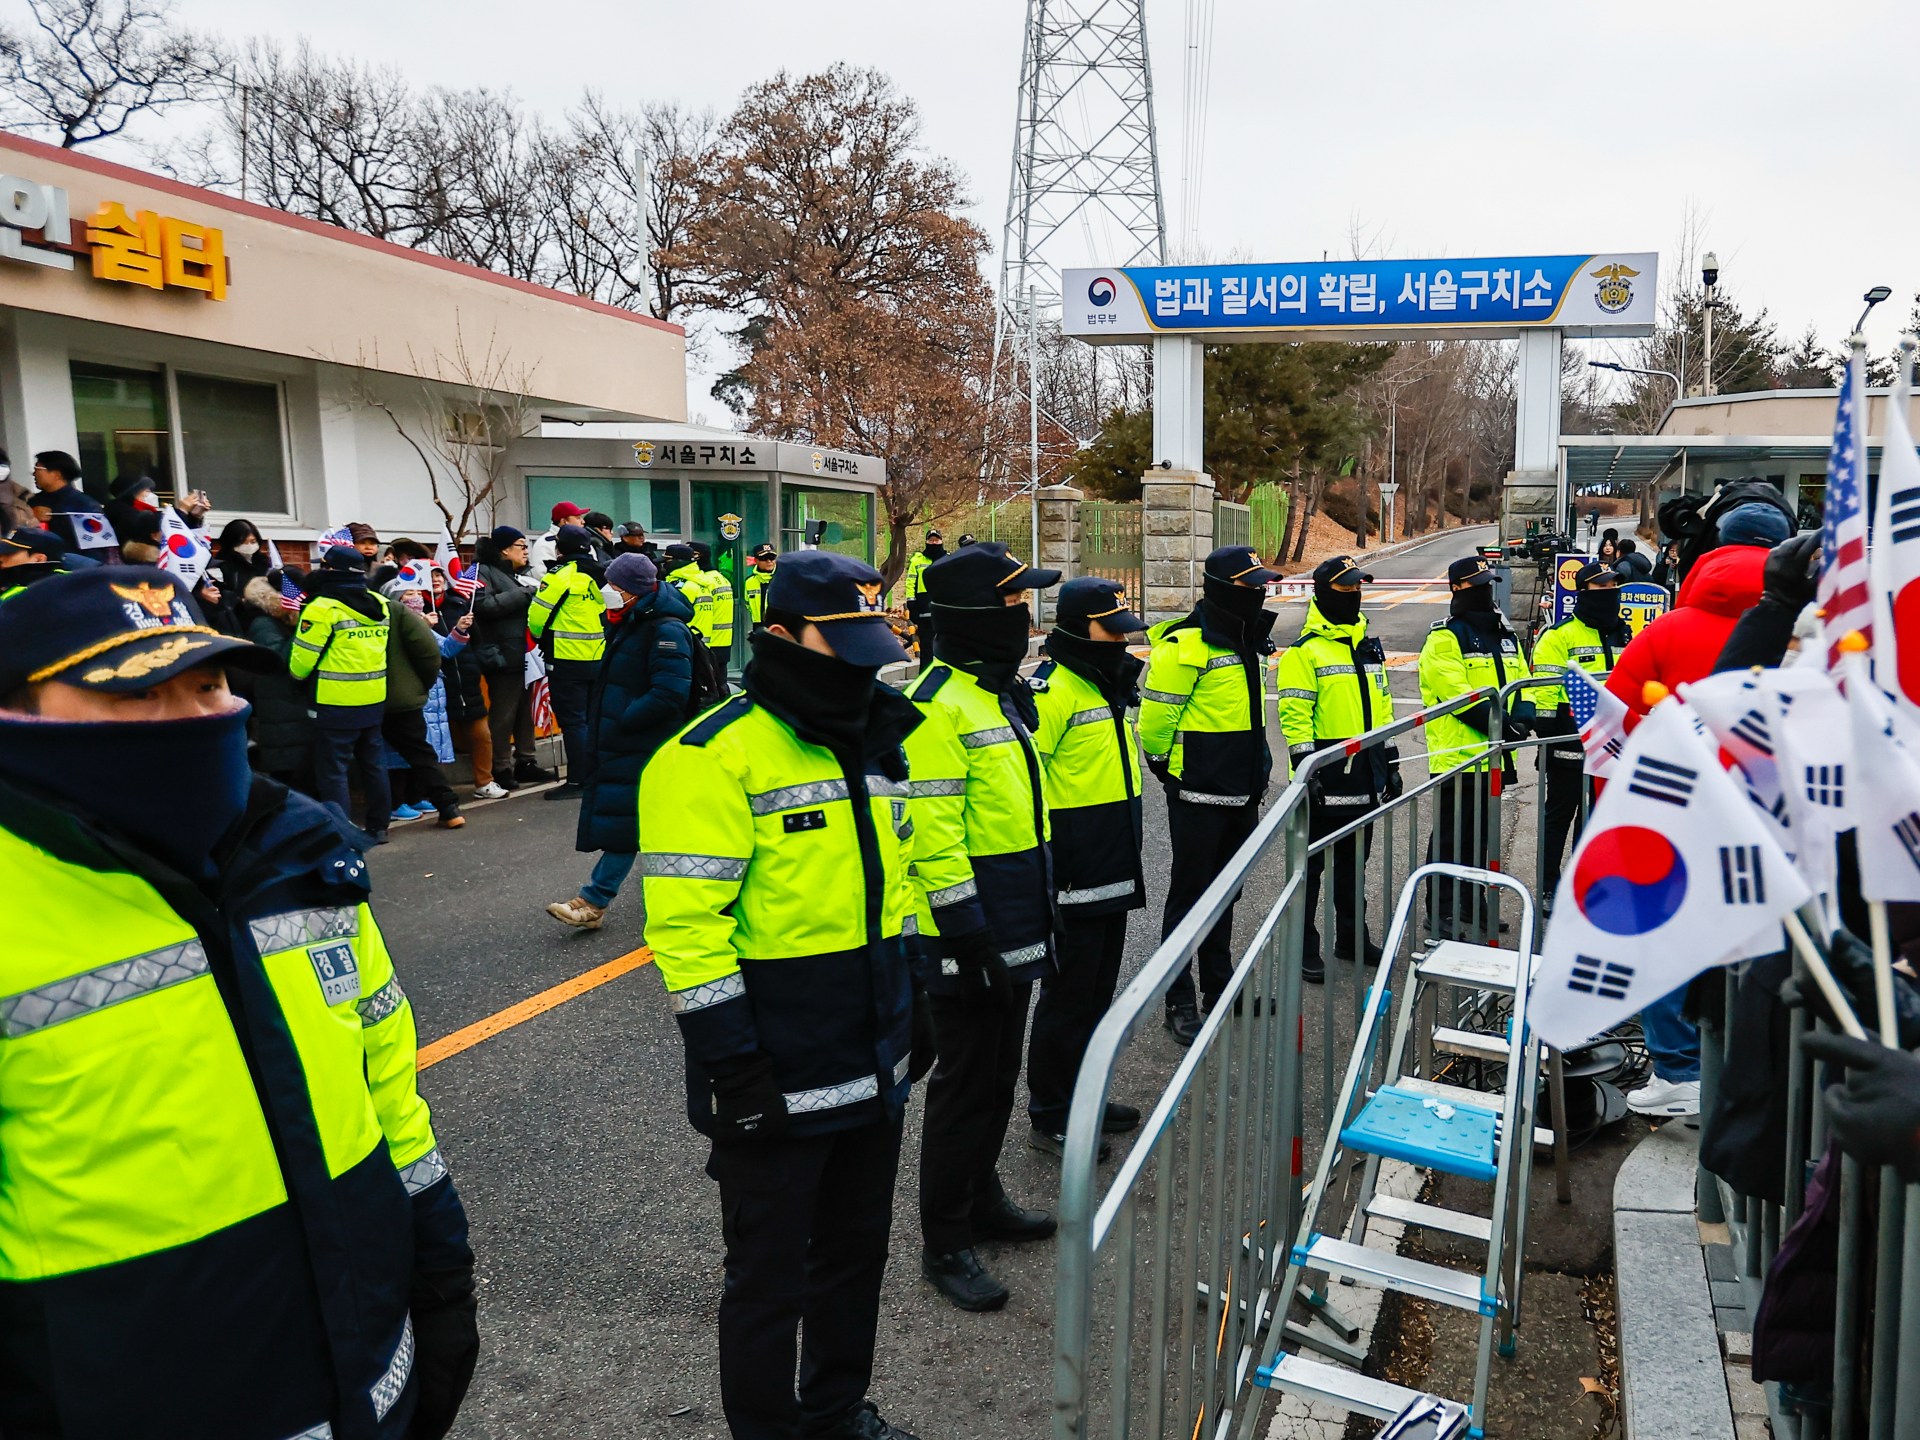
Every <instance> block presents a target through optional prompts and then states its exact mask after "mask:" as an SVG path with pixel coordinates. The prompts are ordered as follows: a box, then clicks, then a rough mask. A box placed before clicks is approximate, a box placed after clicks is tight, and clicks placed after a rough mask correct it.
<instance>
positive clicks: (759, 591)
mask: <svg viewBox="0 0 1920 1440" xmlns="http://www.w3.org/2000/svg"><path fill="white" fill-rule="evenodd" d="M752 559H753V569H751V570H749V571H748V572H747V621H748V623H749V624H750V625H752V627H753V628H754V629H755V630H758V629H760V628H761V626H763V625H765V624H766V623H767V622H766V610H767V586H769V585H771V584H772V583H773V570H774V566H775V565H776V564H777V563H778V562H779V560H780V552H779V551H778V550H776V549H774V548H773V546H771V545H766V544H761V545H756V546H755V547H754V550H753V556H752Z"/></svg>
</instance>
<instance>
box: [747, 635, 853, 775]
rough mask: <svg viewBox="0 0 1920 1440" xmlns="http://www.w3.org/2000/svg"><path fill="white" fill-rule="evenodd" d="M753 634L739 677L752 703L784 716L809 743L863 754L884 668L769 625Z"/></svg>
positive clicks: (845, 754)
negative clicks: (827, 651) (852, 660)
mask: <svg viewBox="0 0 1920 1440" xmlns="http://www.w3.org/2000/svg"><path fill="white" fill-rule="evenodd" d="M749 639H750V643H751V644H752V646H753V660H752V662H751V663H750V664H749V665H748V666H747V669H746V673H745V674H744V675H742V676H741V679H740V683H741V686H742V687H743V688H744V689H745V690H746V692H747V695H748V696H749V698H751V699H752V701H753V702H754V704H756V705H760V706H764V707H765V708H766V709H768V710H770V711H772V712H773V713H774V714H775V715H777V716H778V717H779V718H780V719H782V720H784V721H786V723H787V724H788V725H790V726H792V727H793V733H794V734H795V735H798V736H799V737H800V738H801V739H802V740H804V741H806V742H807V743H808V744H809V745H821V746H825V747H826V748H827V749H829V750H831V751H833V752H834V753H835V754H836V755H840V756H842V757H846V756H853V757H858V756H860V755H863V754H864V753H865V751H866V739H867V712H868V710H869V708H870V707H871V705H872V702H873V687H874V678H875V676H877V675H878V674H879V673H880V672H879V671H878V670H876V669H874V668H873V667H871V666H867V665H849V664H848V663H847V662H846V661H844V660H842V659H840V658H839V657H838V656H837V655H822V654H820V653H819V652H818V651H817V650H809V649H807V647H806V646H804V645H799V644H796V643H795V642H794V641H792V640H786V639H782V638H781V637H780V636H778V635H775V634H773V633H771V632H770V631H766V630H760V631H756V632H755V633H754V634H753V635H752V636H751V637H749Z"/></svg>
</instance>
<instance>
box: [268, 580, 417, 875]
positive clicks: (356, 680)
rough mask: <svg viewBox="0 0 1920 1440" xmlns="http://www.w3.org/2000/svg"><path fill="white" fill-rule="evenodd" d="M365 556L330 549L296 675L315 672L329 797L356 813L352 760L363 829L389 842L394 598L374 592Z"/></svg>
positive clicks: (294, 656) (317, 758)
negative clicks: (385, 744) (386, 718)
mask: <svg viewBox="0 0 1920 1440" xmlns="http://www.w3.org/2000/svg"><path fill="white" fill-rule="evenodd" d="M364 565H365V557H364V556H363V555H361V554H360V552H359V551H358V550H356V549H354V548H352V547H350V546H346V545H335V546H333V547H332V548H331V549H329V550H328V551H327V553H326V556H325V558H324V559H323V560H322V561H321V563H320V566H319V568H318V569H315V570H310V571H308V572H307V577H306V579H305V581H304V582H303V583H302V585H301V588H302V589H303V590H304V591H305V592H306V595H307V603H306V605H305V606H304V607H303V608H302V609H301V611H300V622H299V626H298V629H297V632H296V634H295V635H294V639H293V648H292V649H291V650H290V651H289V652H288V656H287V670H288V673H289V674H291V675H292V676H293V678H294V679H296V680H306V679H307V678H308V677H309V676H311V677H312V685H313V688H312V690H311V692H310V694H311V696H312V705H311V710H312V714H313V718H314V723H315V734H314V747H313V770H314V781H315V785H316V788H317V790H318V793H319V796H320V798H321V799H322V800H324V801H326V802H327V803H328V804H329V805H332V806H333V807H334V809H336V810H337V811H339V813H340V818H341V819H342V820H350V819H351V818H352V814H353V810H352V804H353V802H352V796H351V793H350V789H349V785H348V780H347V772H348V768H349V766H351V767H352V768H353V769H354V770H356V771H357V772H358V774H359V777H360V794H361V799H362V801H363V803H364V805H365V816H364V820H363V825H362V828H363V829H365V830H366V832H367V835H368V837H369V838H370V839H371V840H372V842H373V843H374V844H376V845H384V844H386V843H387V826H388V824H389V823H390V822H391V821H392V818H393V807H392V799H391V793H390V791H389V790H388V788H387V770H386V762H385V756H384V753H383V752H382V750H381V745H380V722H381V719H382V717H383V714H384V712H385V710H386V701H387V666H388V658H387V635H388V630H389V626H390V623H391V622H390V620H389V617H388V613H387V612H388V607H387V603H386V601H384V600H382V599H381V598H380V597H379V596H378V595H373V594H370V593H368V590H367V576H366V571H365V569H364V568H363V567H364Z"/></svg>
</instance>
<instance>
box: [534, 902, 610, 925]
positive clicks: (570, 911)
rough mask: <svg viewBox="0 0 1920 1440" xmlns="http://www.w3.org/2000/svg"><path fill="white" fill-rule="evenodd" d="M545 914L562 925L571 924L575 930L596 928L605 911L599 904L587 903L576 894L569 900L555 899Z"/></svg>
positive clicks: (603, 917)
mask: <svg viewBox="0 0 1920 1440" xmlns="http://www.w3.org/2000/svg"><path fill="white" fill-rule="evenodd" d="M547 914H549V915H551V916H553V918H554V919H556V920H558V921H559V922H560V923H561V924H563V925H571V926H573V927H574V928H575V929H576V930H598V929H599V928H600V922H601V921H602V920H604V919H605V918H606V915H607V912H606V910H605V909H604V908H603V907H601V906H599V905H589V904H588V903H587V902H586V901H585V900H583V899H581V898H580V897H579V896H578V895H576V896H574V897H573V899H571V900H556V901H555V902H554V903H553V904H551V905H549V906H547Z"/></svg>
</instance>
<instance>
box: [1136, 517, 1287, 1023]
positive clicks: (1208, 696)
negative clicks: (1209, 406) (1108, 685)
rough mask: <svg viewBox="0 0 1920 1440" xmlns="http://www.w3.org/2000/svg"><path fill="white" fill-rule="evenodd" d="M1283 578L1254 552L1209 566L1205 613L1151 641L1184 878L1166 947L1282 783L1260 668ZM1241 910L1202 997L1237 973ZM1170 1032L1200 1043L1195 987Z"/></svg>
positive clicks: (1153, 728)
mask: <svg viewBox="0 0 1920 1440" xmlns="http://www.w3.org/2000/svg"><path fill="white" fill-rule="evenodd" d="M1279 578H1280V577H1279V576H1278V575H1277V574H1276V573H1275V572H1274V571H1272V570H1268V569H1267V568H1265V567H1264V566H1263V565H1261V563H1260V557H1259V556H1258V555H1256V554H1254V552H1253V551H1252V550H1250V549H1249V548H1248V547H1247V546H1245V545H1223V546H1221V547H1220V548H1219V549H1217V550H1215V551H1214V552H1213V553H1212V554H1211V555H1209V556H1207V562H1206V570H1205V574H1204V579H1203V582H1202V586H1203V588H1202V593H1201V599H1200V603H1199V604H1198V605H1196V606H1195V607H1194V608H1193V611H1192V613H1191V614H1188V615H1184V616H1182V617H1181V618H1180V619H1178V620H1167V621H1163V622H1162V623H1160V624H1158V625H1156V626H1154V627H1153V629H1152V630H1150V631H1148V632H1147V633H1148V638H1149V639H1150V640H1151V641H1152V642H1153V650H1152V652H1151V653H1150V655H1149V658H1148V660H1147V679H1146V683H1145V685H1144V686H1142V688H1141V692H1140V745H1141V748H1142V749H1143V750H1145V752H1146V757H1147V768H1148V769H1150V770H1151V771H1152V772H1153V773H1154V775H1155V776H1156V777H1157V778H1158V779H1159V781H1160V783H1161V785H1162V786H1164V787H1165V789H1166V792H1167V829H1168V832H1169V836H1170V839H1171V841H1172V845H1173V873H1172V874H1171V875H1170V876H1169V877H1168V882H1167V906H1166V910H1165V912H1164V914H1163V916H1162V920H1161V932H1160V933H1161V935H1162V937H1163V938H1164V937H1165V936H1167V935H1170V934H1172V933H1173V929H1174V927H1175V926H1176V925H1178V924H1179V923H1180V921H1181V920H1182V919H1183V918H1184V917H1185V915H1186V913H1187V912H1188V911H1189V910H1191V909H1192V908H1193V907H1194V904H1195V903H1196V902H1197V901H1198V900H1199V899H1200V897H1201V895H1203V894H1204V893H1205V892H1206V888H1207V886H1209V885H1211V884H1212V883H1213V879H1214V877H1215V876H1216V875H1218V874H1219V873H1220V871H1221V870H1222V869H1223V868H1224V867H1225V866H1226V864H1227V862H1228V861H1229V860H1231V859H1232V858H1233V853H1234V852H1235V851H1236V850H1238V849H1239V848H1240V846H1241V844H1242V842H1244V841H1245V840H1246V838H1247V837H1248V836H1249V835H1251V834H1252V833H1253V827H1254V826H1255V825H1256V824H1258V823H1259V820H1260V799H1261V797H1262V796H1263V795H1265V794H1266V791H1267V782H1268V780H1269V779H1270V778H1271V776H1272V774H1273V751H1272V749H1271V748H1270V747H1269V746H1268V744H1267V697H1266V688H1265V685H1264V683H1263V680H1262V677H1261V674H1260V667H1261V664H1262V662H1263V660H1264V658H1265V657H1266V656H1267V655H1269V654H1271V653H1272V652H1273V642H1272V640H1270V639H1269V638H1268V636H1269V635H1270V634H1271V633H1272V631H1273V622H1274V615H1273V612H1272V611H1270V610H1268V609H1266V608H1265V607H1266V602H1267V589H1266V587H1267V585H1268V584H1269V583H1270V582H1271V581H1274V580H1277V579H1279ZM1232 950H1233V910H1232V908H1231V907H1229V908H1228V910H1227V912H1226V914H1224V915H1222V916H1221V917H1220V920H1219V923H1218V924H1216V925H1215V926H1214V927H1213V929H1212V930H1210V931H1208V932H1207V936H1206V938H1205V939H1204V940H1202V941H1201V942H1200V955H1199V960H1200V989H1201V994H1202V996H1203V998H1204V999H1205V1000H1206V1002H1207V1004H1208V1005H1211V1004H1212V1003H1213V1002H1214V1001H1215V1000H1216V999H1218V998H1219V996H1220V994H1221V992H1222V991H1224V990H1225V989H1226V988H1227V981H1228V980H1229V979H1231V978H1232V975H1233V955H1232ZM1166 1024H1167V1029H1168V1030H1169V1031H1170V1032H1172V1034H1173V1038H1174V1040H1175V1041H1176V1042H1178V1043H1179V1044H1181V1045H1191V1044H1192V1043H1193V1039H1194V1036H1196V1035H1198V1034H1199V1033H1200V1011H1199V1008H1198V1006H1196V1005H1195V1004H1194V992H1193V979H1192V977H1191V976H1190V975H1188V974H1186V973H1185V972H1184V971H1183V972H1182V973H1181V974H1180V975H1178V976H1177V977H1175V979H1174V982H1173V985H1172V986H1171V987H1170V988H1169V989H1168V991H1167V1018H1166Z"/></svg>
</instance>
